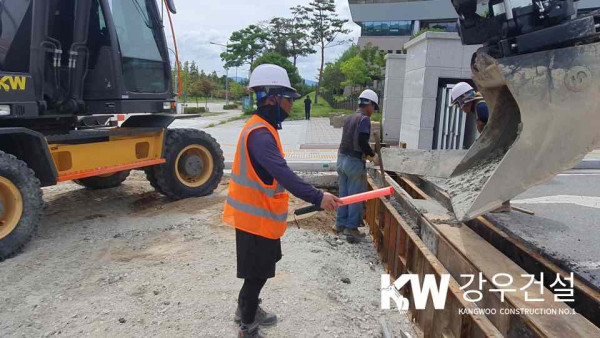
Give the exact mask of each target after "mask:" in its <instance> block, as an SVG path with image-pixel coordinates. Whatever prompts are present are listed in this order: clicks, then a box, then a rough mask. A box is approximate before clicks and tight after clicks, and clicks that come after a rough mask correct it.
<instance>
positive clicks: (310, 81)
mask: <svg viewBox="0 0 600 338" xmlns="http://www.w3.org/2000/svg"><path fill="white" fill-rule="evenodd" d="M304 84H305V85H307V86H310V87H316V86H317V82H316V81H312V80H307V79H304Z"/></svg>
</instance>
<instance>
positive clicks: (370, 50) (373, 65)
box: [359, 43, 385, 80]
mask: <svg viewBox="0 0 600 338" xmlns="http://www.w3.org/2000/svg"><path fill="white" fill-rule="evenodd" d="M359 56H360V57H361V58H362V59H363V60H365V62H366V64H367V70H368V72H369V76H370V77H371V80H383V78H384V70H385V52H384V51H382V50H380V49H379V48H378V47H377V46H373V45H372V44H371V43H368V44H367V45H366V46H364V47H363V48H361V49H360V52H359Z"/></svg>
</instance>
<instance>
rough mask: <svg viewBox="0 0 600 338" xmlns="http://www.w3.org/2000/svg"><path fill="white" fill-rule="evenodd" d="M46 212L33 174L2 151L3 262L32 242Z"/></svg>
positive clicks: (0, 250) (0, 232) (0, 258)
mask: <svg viewBox="0 0 600 338" xmlns="http://www.w3.org/2000/svg"><path fill="white" fill-rule="evenodd" d="M43 209H44V200H43V199H42V189H41V187H40V180H39V179H38V178H37V177H36V176H35V173H34V172H33V170H31V169H30V168H29V167H28V166H27V164H26V163H25V162H23V161H21V160H19V159H17V158H16V157H15V156H13V155H11V154H7V153H4V152H1V151H0V261H3V260H5V259H7V258H10V257H12V256H13V255H15V254H16V253H18V252H19V251H20V250H21V249H22V248H23V247H24V246H25V244H27V242H29V240H30V239H31V237H32V236H33V234H34V233H35V231H36V229H37V227H38V225H39V224H40V219H41V217H42V211H43Z"/></svg>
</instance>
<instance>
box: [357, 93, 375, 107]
mask: <svg viewBox="0 0 600 338" xmlns="http://www.w3.org/2000/svg"><path fill="white" fill-rule="evenodd" d="M358 99H359V100H369V101H371V102H373V103H374V104H375V107H376V109H377V110H379V96H378V95H377V93H375V92H374V91H372V90H371V89H366V90H365V91H363V92H362V93H361V94H360V96H359V97H358Z"/></svg>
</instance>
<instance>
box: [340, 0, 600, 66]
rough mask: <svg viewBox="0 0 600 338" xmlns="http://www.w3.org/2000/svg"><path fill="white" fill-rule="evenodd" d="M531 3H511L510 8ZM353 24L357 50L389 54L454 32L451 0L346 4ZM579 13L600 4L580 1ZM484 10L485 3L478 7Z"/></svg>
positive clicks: (369, 0)
mask: <svg viewBox="0 0 600 338" xmlns="http://www.w3.org/2000/svg"><path fill="white" fill-rule="evenodd" d="M531 1H532V0H514V1H513V6H515V7H519V6H525V5H530V4H531ZM348 3H349V5H350V13H351V15H352V21H354V22H355V23H356V24H358V25H359V26H360V27H361V36H360V38H359V40H358V45H359V46H364V45H366V44H368V43H371V44H372V45H374V46H377V47H379V49H381V50H384V51H387V52H388V53H394V54H400V53H402V50H403V46H404V43H406V42H408V40H409V39H410V37H411V36H412V35H414V34H416V33H417V32H418V31H419V30H421V29H423V28H434V27H435V28H441V29H443V30H444V31H446V32H456V30H457V26H456V23H457V15H456V12H455V11H454V7H453V6H452V2H451V0H348ZM577 4H578V5H577V6H578V8H579V11H580V13H583V12H588V11H591V10H595V9H597V8H599V7H600V0H580V1H579V2H577ZM480 6H483V7H484V8H483V10H485V9H487V3H481V4H480Z"/></svg>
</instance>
